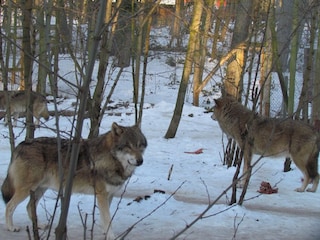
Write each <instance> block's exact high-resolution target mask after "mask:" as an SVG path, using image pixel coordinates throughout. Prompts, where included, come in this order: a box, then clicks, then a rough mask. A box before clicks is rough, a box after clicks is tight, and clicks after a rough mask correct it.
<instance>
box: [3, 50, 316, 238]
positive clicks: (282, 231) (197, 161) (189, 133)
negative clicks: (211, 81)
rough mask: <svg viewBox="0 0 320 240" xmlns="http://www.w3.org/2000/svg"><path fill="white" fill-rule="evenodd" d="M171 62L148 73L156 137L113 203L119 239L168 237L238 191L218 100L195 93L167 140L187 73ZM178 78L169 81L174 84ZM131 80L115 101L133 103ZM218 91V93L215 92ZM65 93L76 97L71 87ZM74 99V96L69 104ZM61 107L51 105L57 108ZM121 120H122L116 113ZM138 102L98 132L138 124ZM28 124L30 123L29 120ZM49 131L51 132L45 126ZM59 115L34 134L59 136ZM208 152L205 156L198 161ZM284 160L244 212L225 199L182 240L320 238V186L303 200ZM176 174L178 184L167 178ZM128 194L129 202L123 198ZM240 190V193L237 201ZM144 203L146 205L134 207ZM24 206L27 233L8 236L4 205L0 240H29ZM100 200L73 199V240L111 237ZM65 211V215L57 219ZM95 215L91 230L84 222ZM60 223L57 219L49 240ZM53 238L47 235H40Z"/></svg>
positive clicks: (267, 167)
mask: <svg viewBox="0 0 320 240" xmlns="http://www.w3.org/2000/svg"><path fill="white" fill-rule="evenodd" d="M165 59H166V56H164V55H163V56H160V57H158V58H157V57H155V58H153V59H152V60H151V62H150V64H149V67H148V80H147V88H146V100H145V102H146V104H145V107H144V108H145V109H144V113H143V114H144V116H143V120H142V131H143V132H144V134H145V135H146V137H147V139H148V144H149V145H148V148H147V150H146V152H145V156H144V164H143V165H142V166H141V167H139V168H138V169H137V170H136V172H135V174H134V176H133V177H132V178H131V179H130V181H129V183H128V184H127V186H126V190H125V191H124V193H123V191H122V192H119V193H118V194H117V196H116V198H115V199H114V200H113V203H112V206H111V212H112V213H114V220H113V229H114V232H115V234H116V235H120V234H122V233H123V232H125V231H127V230H128V229H129V228H130V227H131V226H133V225H134V227H133V228H132V230H131V232H129V234H128V235H127V236H126V238H125V239H130V240H131V239H134V240H136V239H139V240H140V239H141V240H151V239H170V238H171V237H173V236H175V234H177V233H178V232H179V231H181V230H182V229H183V228H185V227H186V226H187V225H188V224H189V223H190V222H192V221H193V220H194V219H195V218H196V217H197V216H199V214H201V213H202V212H203V211H204V210H205V209H206V208H207V206H208V204H209V203H210V202H212V201H214V200H215V199H216V198H217V197H218V196H219V195H220V194H221V193H223V191H224V190H225V189H226V188H227V187H228V186H229V185H230V184H231V180H232V177H233V175H234V172H235V169H234V168H233V167H231V168H227V167H226V166H224V165H223V164H222V157H223V144H222V141H225V140H226V138H225V136H223V134H222V132H221V130H220V128H219V126H218V123H217V122H214V121H213V120H212V119H211V118H210V114H208V113H205V109H204V106H206V105H211V106H212V104H213V103H212V98H214V97H216V96H208V97H202V99H201V103H202V106H201V107H194V106H192V105H191V104H190V103H189V102H190V101H191V98H192V97H191V94H190V93H188V94H187V99H186V100H187V101H186V104H185V106H184V110H183V116H182V119H181V122H180V125H179V129H178V132H177V135H176V137H175V138H174V139H165V138H164V135H165V133H166V131H167V128H168V126H169V123H170V120H171V117H172V113H173V109H174V106H175V105H174V104H175V101H176V96H177V91H178V84H175V83H174V82H173V81H172V76H173V75H172V74H176V75H177V76H178V78H177V79H178V80H179V76H181V70H182V65H181V66H178V67H175V68H173V67H169V66H168V65H166V64H165ZM68 64H70V63H68V61H67V60H66V61H65V62H62V63H61V69H62V71H66V72H67V71H69V69H72V67H71V68H70V66H68ZM170 76H171V77H170ZM130 79H131V75H130V73H129V72H128V73H126V74H125V75H124V76H123V78H122V79H121V81H120V82H119V85H118V86H117V88H116V91H115V93H114V95H113V97H112V100H113V101H114V104H117V103H124V102H129V103H130V102H132V83H131V80H130ZM209 87H210V86H209ZM64 88H65V89H64V90H65V93H68V92H72V91H69V90H68V89H67V88H66V87H65V86H64ZM70 96H71V94H69V97H70ZM73 101H74V99H72V98H71V99H66V100H64V101H63V102H62V103H61V104H60V105H59V109H70V108H72V102H73ZM49 107H50V109H53V106H52V104H50V105H49ZM115 113H118V114H115ZM133 113H134V110H133V105H132V104H129V106H124V107H119V108H117V109H111V110H109V111H108V114H106V115H105V117H104V120H103V123H102V126H101V129H100V132H101V133H104V132H106V131H108V130H109V129H110V126H111V124H112V122H117V123H119V124H121V125H132V124H134V114H133ZM71 119H72V118H71V117H61V118H60V122H59V124H60V129H61V131H69V130H70V128H71V125H70V124H71V121H70V120H71ZM21 120H24V119H21ZM19 126H20V127H17V128H16V129H15V135H16V136H17V140H16V142H17V143H18V142H20V141H22V140H23V139H24V136H25V132H24V129H23V128H22V126H23V124H22V123H19ZM47 127H49V128H47ZM50 128H55V120H54V118H53V117H51V118H50V120H49V121H48V122H45V123H43V124H42V126H41V128H40V129H37V130H36V132H35V135H36V137H39V136H55V133H54V132H53V131H51V130H50ZM88 131H89V121H88V120H86V121H85V123H84V129H83V136H84V137H86V136H87V134H88ZM198 149H203V150H202V153H201V154H190V153H187V152H193V151H196V150H198ZM0 152H1V161H0V184H2V182H3V179H4V178H5V176H6V172H7V167H8V164H9V161H10V156H11V154H10V147H9V139H8V129H7V128H6V127H5V126H4V125H3V123H2V122H1V123H0ZM283 162H284V159H282V158H278V159H277V158H275V159H271V158H263V159H262V161H261V162H260V163H259V164H258V166H257V167H256V168H255V170H257V171H256V172H255V174H254V175H253V176H252V178H251V182H250V186H249V189H248V192H247V195H246V201H245V202H244V204H243V206H237V205H235V206H229V205H228V203H229V201H230V198H231V191H228V192H227V193H226V194H225V195H223V197H222V198H220V200H218V202H217V204H216V205H215V206H213V207H212V208H211V209H210V210H209V211H208V212H207V214H206V215H205V217H204V218H203V219H201V220H200V221H198V222H197V223H196V224H195V225H193V226H191V227H190V229H188V230H187V231H186V232H185V233H184V234H183V235H181V236H180V237H179V239H305V240H306V239H308V240H312V239H320V204H319V201H320V189H318V191H317V192H316V193H308V192H305V193H297V192H295V191H294V189H295V188H297V187H298V186H300V184H301V177H302V174H301V172H300V171H299V170H298V169H297V168H296V167H295V166H294V165H293V166H292V168H293V170H292V171H290V172H288V173H284V172H283V171H282V169H283ZM171 168H172V173H171V176H170V179H169V180H168V175H169V171H170V169H171ZM262 181H267V182H270V184H271V185H272V186H276V187H277V188H278V189H279V190H278V193H276V194H271V195H265V194H260V193H258V192H257V190H258V189H259V187H260V183H261V182H262ZM122 193H123V196H122V197H121V195H122ZM239 195H240V190H238V197H239ZM55 197H56V194H55V193H54V192H52V191H48V192H47V194H46V195H45V197H44V198H43V199H42V200H41V201H40V204H39V207H38V209H37V212H38V218H39V221H40V222H42V223H46V222H47V221H48V219H49V218H50V216H51V215H52V212H53V209H54V204H55ZM138 199H141V201H135V200H138ZM25 207H26V201H25V202H23V203H22V204H20V205H19V206H18V208H17V209H16V211H15V214H14V223H15V224H16V225H19V226H21V227H22V230H21V231H20V232H14V233H13V232H8V231H7V230H6V227H5V220H4V212H5V204H4V203H3V202H2V201H0V216H1V217H0V239H14V240H18V239H27V238H28V236H27V232H26V231H25V230H24V229H25V227H26V226H29V228H31V222H30V220H29V219H28V216H27V214H26V208H25ZM93 208H94V198H93V197H92V196H87V195H77V194H76V195H73V196H72V202H71V207H70V214H69V217H68V239H91V231H90V229H92V219H95V220H96V224H95V225H94V233H93V234H94V237H93V239H104V237H103V235H101V232H100V229H99V211H98V210H96V214H95V215H94V216H93V215H92V212H93ZM58 214H59V212H58ZM81 216H82V218H85V216H87V224H86V227H87V231H84V227H83V222H82V220H81ZM57 221H58V215H57V216H56V217H55V221H54V226H53V230H52V232H51V235H50V236H51V238H50V239H54V228H55V226H56V224H57ZM41 233H42V234H43V235H42V237H43V239H46V238H47V237H46V236H47V232H42V231H41Z"/></svg>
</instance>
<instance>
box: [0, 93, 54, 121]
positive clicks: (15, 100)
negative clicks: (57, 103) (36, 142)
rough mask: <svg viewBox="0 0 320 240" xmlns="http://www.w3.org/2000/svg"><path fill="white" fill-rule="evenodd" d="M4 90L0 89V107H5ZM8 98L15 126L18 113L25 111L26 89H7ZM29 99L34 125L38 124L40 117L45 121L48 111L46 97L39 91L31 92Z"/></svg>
mask: <svg viewBox="0 0 320 240" xmlns="http://www.w3.org/2000/svg"><path fill="white" fill-rule="evenodd" d="M5 94H6V92H5V91H0V109H6V108H7V101H6V96H5ZM7 94H9V99H10V111H11V114H12V115H13V119H14V122H13V124H12V125H13V126H17V120H18V117H19V114H20V113H25V112H26V111H27V93H26V91H8V92H7ZM31 101H32V102H33V116H34V117H35V119H36V120H35V125H36V126H39V123H40V118H41V117H43V118H44V119H45V120H46V121H47V120H48V119H49V111H48V107H47V99H46V97H45V96H43V95H42V94H40V93H37V92H32V93H31ZM5 122H6V124H7V122H8V114H6V117H5Z"/></svg>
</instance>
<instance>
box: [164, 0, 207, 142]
mask: <svg viewBox="0 0 320 240" xmlns="http://www.w3.org/2000/svg"><path fill="white" fill-rule="evenodd" d="M202 11H203V1H202V0H199V1H195V3H194V10H193V18H192V21H191V25H190V37H189V43H188V49H187V54H186V60H185V64H184V68H183V73H182V79H181V82H180V87H179V92H178V97H177V102H176V106H175V109H174V112H173V116H172V119H171V122H170V126H169V128H168V130H167V133H166V134H165V138H174V137H175V135H176V132H177V129H178V126H179V123H180V119H181V114H182V110H183V105H184V101H185V95H186V90H187V86H188V82H189V78H190V74H191V70H192V65H193V56H194V52H195V47H196V42H197V37H198V36H199V31H200V24H201V16H202Z"/></svg>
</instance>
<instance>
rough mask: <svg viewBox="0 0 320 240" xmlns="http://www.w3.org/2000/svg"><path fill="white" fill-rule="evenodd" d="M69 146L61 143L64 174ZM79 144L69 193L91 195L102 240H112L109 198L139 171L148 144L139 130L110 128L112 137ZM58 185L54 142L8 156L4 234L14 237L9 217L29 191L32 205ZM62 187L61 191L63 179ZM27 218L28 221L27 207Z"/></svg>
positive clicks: (37, 142) (44, 140)
mask: <svg viewBox="0 0 320 240" xmlns="http://www.w3.org/2000/svg"><path fill="white" fill-rule="evenodd" d="M70 144H72V142H71V141H70V140H67V139H62V140H61V151H60V152H61V160H62V165H63V166H62V167H63V169H64V171H65V173H67V172H68V168H69V163H70V159H69V155H68V151H69V149H70ZM80 144H81V146H80V152H79V158H78V164H77V169H76V172H75V175H74V179H73V188H72V190H73V192H74V193H84V194H95V195H96V198H97V202H98V206H99V210H100V215H101V220H102V227H103V231H104V233H107V239H114V235H113V233H112V230H111V217H110V210H109V207H110V204H111V201H112V197H113V194H114V193H115V192H116V191H117V190H119V189H120V188H121V186H122V185H123V184H124V182H125V181H126V180H127V179H128V178H129V177H130V176H131V175H132V174H133V172H134V170H135V168H136V167H138V166H140V165H142V163H143V156H142V155H143V152H144V150H145V149H146V147H147V140H146V138H145V136H144V135H143V133H142V132H141V130H140V128H139V127H138V126H136V125H135V126H132V127H124V126H120V125H118V124H116V123H113V124H112V127H111V131H109V132H107V133H105V134H103V135H100V136H98V137H97V138H94V139H87V140H83V141H82V142H81V143H80ZM65 175H67V174H65ZM65 177H66V176H65ZM60 181H61V180H60V179H59V165H58V146H57V139H56V138H48V137H40V138H35V139H33V140H28V141H23V142H21V143H20V144H19V145H18V146H17V147H16V148H15V150H14V151H13V154H12V158H11V162H10V165H9V169H8V174H7V177H6V179H5V180H4V182H3V185H2V188H1V191H2V196H3V199H4V201H5V203H6V204H7V206H6V216H5V217H6V226H7V228H8V230H10V231H19V228H18V227H16V226H14V225H13V219H12V218H13V213H14V210H15V209H16V207H17V206H18V204H19V203H21V202H22V201H23V200H25V199H26V198H27V197H28V196H29V194H30V191H34V193H35V198H36V205H37V203H38V202H39V199H40V198H41V197H42V195H43V194H44V193H45V191H46V190H47V189H53V190H56V191H58V190H59V186H60ZM62 183H63V186H64V184H65V179H63V181H62ZM27 212H28V215H29V218H30V219H31V203H30V201H29V203H28V205H27Z"/></svg>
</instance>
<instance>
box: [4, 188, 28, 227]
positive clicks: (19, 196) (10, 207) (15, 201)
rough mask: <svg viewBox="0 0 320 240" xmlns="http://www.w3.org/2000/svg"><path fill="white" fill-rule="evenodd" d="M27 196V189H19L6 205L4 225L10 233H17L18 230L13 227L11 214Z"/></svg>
mask: <svg viewBox="0 0 320 240" xmlns="http://www.w3.org/2000/svg"><path fill="white" fill-rule="evenodd" d="M28 196H29V191H28V189H22V190H21V189H19V191H15V193H14V195H13V197H12V198H11V199H10V201H9V202H8V204H7V207H6V225H7V228H8V230H9V231H11V232H19V231H20V228H19V227H15V226H14V225H13V220H12V218H13V213H14V210H15V209H16V208H17V206H18V205H19V203H21V202H22V201H23V200H25V199H26V198H27V197H28Z"/></svg>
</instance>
